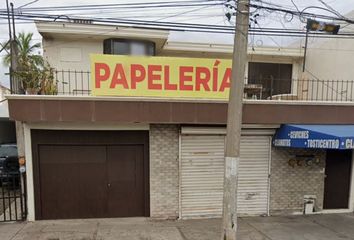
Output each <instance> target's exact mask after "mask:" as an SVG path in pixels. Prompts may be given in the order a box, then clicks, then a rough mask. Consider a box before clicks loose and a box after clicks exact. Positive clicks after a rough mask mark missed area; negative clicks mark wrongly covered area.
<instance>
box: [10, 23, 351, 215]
mask: <svg viewBox="0 0 354 240" xmlns="http://www.w3.org/2000/svg"><path fill="white" fill-rule="evenodd" d="M36 25H37V28H38V30H39V32H40V33H41V35H42V36H43V49H44V56H45V57H46V59H47V60H48V61H49V63H50V64H51V66H52V67H54V68H55V69H56V70H57V72H56V79H57V81H58V82H57V86H58V93H57V95H54V96H53V95H51V96H49V95H48V96H47V95H16V94H15V95H9V96H8V101H9V111H10V117H11V118H12V119H14V120H17V121H22V122H23V123H24V132H25V149H26V171H27V172H26V179H27V200H28V201H27V203H28V219H29V220H37V219H69V218H101V217H131V216H146V217H158V218H171V219H176V218H199V217H219V216H221V214H222V193H223V175H224V141H225V140H224V139H225V124H226V116H227V101H226V100H227V99H224V98H219V99H217V98H216V97H215V96H217V93H215V95H212V94H210V91H209V93H207V94H209V95H208V96H209V97H203V96H202V95H200V96H197V95H195V97H193V93H188V94H189V95H188V94H187V95H188V97H183V96H184V95H185V94H186V93H185V92H182V90H180V92H179V90H178V88H177V87H176V88H174V87H173V86H175V85H173V84H171V83H169V84H170V85H169V86H172V87H171V88H170V89H167V88H159V87H160V86H161V85H159V84H158V82H161V81H163V80H162V78H163V79H164V81H166V79H167V77H166V72H165V73H164V75H163V76H164V77H161V76H160V77H159V76H157V77H156V71H155V72H153V70H151V72H150V75H149V73H147V75H149V76H150V77H151V79H152V80H151V82H150V84H151V86H155V87H156V89H155V91H154V92H153V93H152V94H150V95H146V93H145V92H144V91H141V92H138V91H136V89H137V85H131V84H133V83H132V82H131V81H132V78H131V76H132V72H133V70H131V69H130V70H129V71H128V72H125V73H126V76H125V75H124V76H125V77H126V78H124V79H125V80H127V79H128V80H127V81H128V82H129V89H130V90H129V89H128V90H127V89H124V91H115V90H112V89H111V90H110V91H109V93H108V94H104V92H101V93H100V91H97V87H99V86H100V84H98V85H95V84H94V83H97V81H98V80H97V77H100V78H101V80H100V81H102V82H104V84H106V80H107V79H108V75H109V76H111V78H112V79H113V78H114V79H115V81H116V82H115V84H116V85H117V84H122V86H123V87H124V86H125V85H124V82H123V83H122V82H119V81H122V79H123V77H122V72H120V70H117V74H116V75H115V74H114V73H111V74H109V73H107V69H106V70H105V69H103V70H104V71H103V72H102V71H101V70H102V69H99V70H97V69H96V68H95V66H97V65H94V64H95V63H98V62H100V61H101V62H102V63H104V61H106V60H107V59H108V58H109V59H110V60H109V61H110V63H109V64H108V63H107V64H106V65H107V66H108V68H109V67H110V64H112V66H114V65H115V64H117V63H118V62H119V61H120V60H121V59H127V60H126V61H127V62H128V61H129V64H130V65H131V64H136V65H139V64H141V65H142V63H141V62H139V61H144V62H145V63H146V64H150V63H151V64H152V63H154V64H155V65H156V64H160V65H163V64H167V62H168V63H171V66H172V65H173V64H179V66H181V64H182V65H183V64H185V65H186V66H187V67H188V66H192V65H196V64H209V62H212V63H213V64H214V63H215V64H216V63H219V62H221V64H223V63H224V62H225V61H229V59H230V58H231V54H232V49H233V46H232V44H223V43H218V42H213V39H212V36H210V38H209V43H208V42H207V41H203V42H197V41H196V42H192V41H177V40H173V39H172V38H171V35H172V34H176V33H171V32H170V31H169V30H168V29H151V28H148V27H143V26H140V27H128V26H110V25H98V24H78V23H73V22H38V23H37V24H36ZM181 34H187V33H181ZM182 36H183V35H182ZM182 39H183V37H182ZM92 54H95V55H94V56H92ZM108 54H109V55H110V56H109V57H107V56H106V55H108ZM131 54H132V55H147V56H149V57H140V58H139V57H137V58H134V57H125V58H124V57H122V56H120V57H117V58H115V56H114V55H131ZM92 59H93V60H92ZM94 59H99V60H97V61H98V62H97V61H96V60H94ZM115 59H116V60H115ZM139 59H140V60H139ZM95 61H96V62H95ZM107 61H108V60H107ZM135 61H137V62H135ZM208 61H209V62H208ZM307 61H308V64H312V62H311V61H314V60H311V59H308V60H307ZM127 62H120V64H122V66H123V67H124V69H125V68H126V66H125V65H128V63H127ZM145 63H144V64H145ZM302 63H303V49H302V48H301V47H299V48H265V47H264V48H254V49H252V48H250V49H249V54H248V67H247V78H246V79H245V82H246V85H245V98H247V99H245V101H244V107H243V127H242V139H241V162H240V166H239V184H238V196H237V197H238V212H239V214H240V215H264V216H267V215H271V214H302V213H303V211H304V206H305V202H306V201H309V200H311V199H312V200H313V199H314V201H315V202H314V207H313V208H312V209H311V211H314V212H318V213H325V212H343V211H346V212H352V211H353V207H354V195H353V193H354V185H353V184H352V181H353V180H354V178H353V177H352V173H353V172H352V171H351V169H352V163H353V161H352V150H351V149H353V147H354V145H350V144H349V142H350V140H351V139H353V138H354V135H353V134H354V129H353V127H352V126H350V124H353V123H354V111H353V110H354V104H353V102H350V101H344V100H343V99H342V98H341V99H340V100H341V101H334V100H335V98H333V97H332V98H331V97H329V98H328V96H329V95H328V92H330V93H331V94H332V95H333V96H334V95H335V94H336V93H337V90H338V89H334V88H333V86H331V87H329V86H330V85H328V84H326V83H325V82H323V81H321V80H320V79H314V80H312V79H303V78H302V72H301V68H302ZM144 66H145V65H144ZM164 66H165V65H164ZM210 66H211V67H210V68H209V70H208V71H209V74H211V73H212V68H213V66H216V65H210ZM180 69H181V68H180ZM204 70H205V68H204ZM92 71H95V73H94V74H93V73H92ZM111 71H113V70H111ZM159 71H160V72H161V71H162V70H161V69H160V70H159ZM208 71H207V72H208ZM106 73H107V74H108V75H107V78H106V77H104V76H105V75H106ZM125 73H124V74H125ZM144 73H145V72H144ZM112 74H113V76H112ZM140 74H142V71H141V72H140ZM206 75H208V74H206ZM206 75H203V76H204V77H200V79H204V80H205V78H206V77H205V76H206ZM139 76H140V77H141V75H135V77H136V79H138V77H139ZM174 76H175V75H173V74H172V75H170V76H169V80H171V79H172V78H174ZM200 76H202V75H200ZM144 79H145V78H143V77H142V78H141V79H140V80H136V82H135V84H137V82H139V81H143V80H144ZM200 79H199V81H200V84H199V87H201V86H203V87H204V90H206V89H207V87H206V85H204V84H203V80H200ZM208 79H209V80H210V79H211V78H210V77H209V78H208ZM171 81H172V80H171ZM192 81H194V80H193V79H192V77H191V78H185V80H184V82H183V84H185V85H184V86H191V88H190V90H191V91H193V90H194V89H196V88H197V85H195V86H194V85H193V86H192V85H189V83H190V82H192ZM117 82H119V83H117ZM167 83H168V82H167ZM167 83H166V82H164V84H165V85H166V84H167ZM102 84H103V83H102ZM144 84H145V83H144ZM311 84H312V85H311ZM165 85H164V86H165ZM132 86H135V88H134V87H132ZM314 86H316V88H314ZM319 86H321V87H322V90H321V92H320V91H319V89H320V87H319ZM94 88H95V89H94ZM179 89H180V88H179ZM188 89H189V87H186V88H185V90H186V91H188ZM312 89H317V92H320V94H317V95H316V91H312ZM171 91H172V92H173V91H175V92H174V94H175V95H174V97H171V96H172V95H171ZM150 93H151V92H150ZM323 93H326V94H323ZM139 94H140V95H139ZM164 95H166V96H167V97H163V96H164ZM187 95H186V96H187ZM326 97H327V98H326ZM315 100H318V101H315ZM325 100H329V101H325ZM337 100H339V99H337ZM347 100H351V98H350V99H347ZM339 125H340V126H339ZM340 149H342V150H340ZM305 200H306V201H305Z"/></svg>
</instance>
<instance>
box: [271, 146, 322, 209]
mask: <svg viewBox="0 0 354 240" xmlns="http://www.w3.org/2000/svg"><path fill="white" fill-rule="evenodd" d="M310 155H314V156H315V158H317V159H319V163H318V164H313V165H311V166H307V165H306V162H305V161H304V160H305V159H307V157H302V156H310ZM296 156H297V157H296ZM290 159H295V160H296V159H299V160H300V161H299V164H302V166H299V165H298V164H297V163H296V165H295V166H294V167H293V166H291V165H290V164H289V160H290ZM324 168H325V151H321V150H297V149H280V148H272V164H271V178H270V184H271V185H270V186H271V187H270V213H271V214H273V215H275V214H292V213H296V212H302V210H303V206H304V202H303V198H304V195H315V196H316V198H317V199H316V207H315V208H316V210H321V209H322V208H323V196H324V176H325V173H324Z"/></svg>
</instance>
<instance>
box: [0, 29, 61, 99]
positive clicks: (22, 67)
mask: <svg viewBox="0 0 354 240" xmlns="http://www.w3.org/2000/svg"><path fill="white" fill-rule="evenodd" d="M15 43H16V44H17V49H18V53H17V54H18V55H17V60H18V66H17V70H16V71H15V72H13V76H14V77H15V78H17V79H19V80H20V82H21V89H22V90H23V91H24V92H26V93H31V94H56V93H57V82H56V81H55V80H54V69H52V68H51V66H50V65H49V63H48V62H47V61H45V60H44V58H43V56H42V55H39V54H38V51H39V49H40V48H41V44H40V43H33V33H24V32H21V33H19V34H18V36H17V38H16V41H15ZM4 45H5V44H4ZM6 49H7V50H8V54H6V55H5V57H4V59H3V63H4V64H5V65H6V66H10V64H11V55H10V44H7V46H6Z"/></svg>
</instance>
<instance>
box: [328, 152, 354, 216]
mask: <svg viewBox="0 0 354 240" xmlns="http://www.w3.org/2000/svg"><path fill="white" fill-rule="evenodd" d="M351 172H352V150H327V156H326V171H325V186H324V201H323V208H324V209H348V208H349V196H350V187H351V186H350V185H351V184H350V183H351Z"/></svg>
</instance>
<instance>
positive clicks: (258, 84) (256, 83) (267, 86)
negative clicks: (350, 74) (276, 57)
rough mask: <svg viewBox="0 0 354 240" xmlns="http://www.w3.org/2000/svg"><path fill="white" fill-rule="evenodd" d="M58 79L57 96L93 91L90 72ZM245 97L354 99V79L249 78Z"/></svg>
mask: <svg viewBox="0 0 354 240" xmlns="http://www.w3.org/2000/svg"><path fill="white" fill-rule="evenodd" d="M54 82H55V83H56V86H57V92H56V94H57V95H73V96H88V95H90V94H91V84H90V72H89V71H75V70H61V71H55V72H54ZM11 89H12V93H13V94H21V93H24V90H21V86H19V84H18V81H17V84H16V81H11ZM16 89H17V90H16ZM39 94H43V92H41V93H39ZM244 97H245V98H247V99H254V100H260V99H262V100H294V101H296V100H299V101H351V102H354V80H321V79H274V78H263V79H245V91H244Z"/></svg>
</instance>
